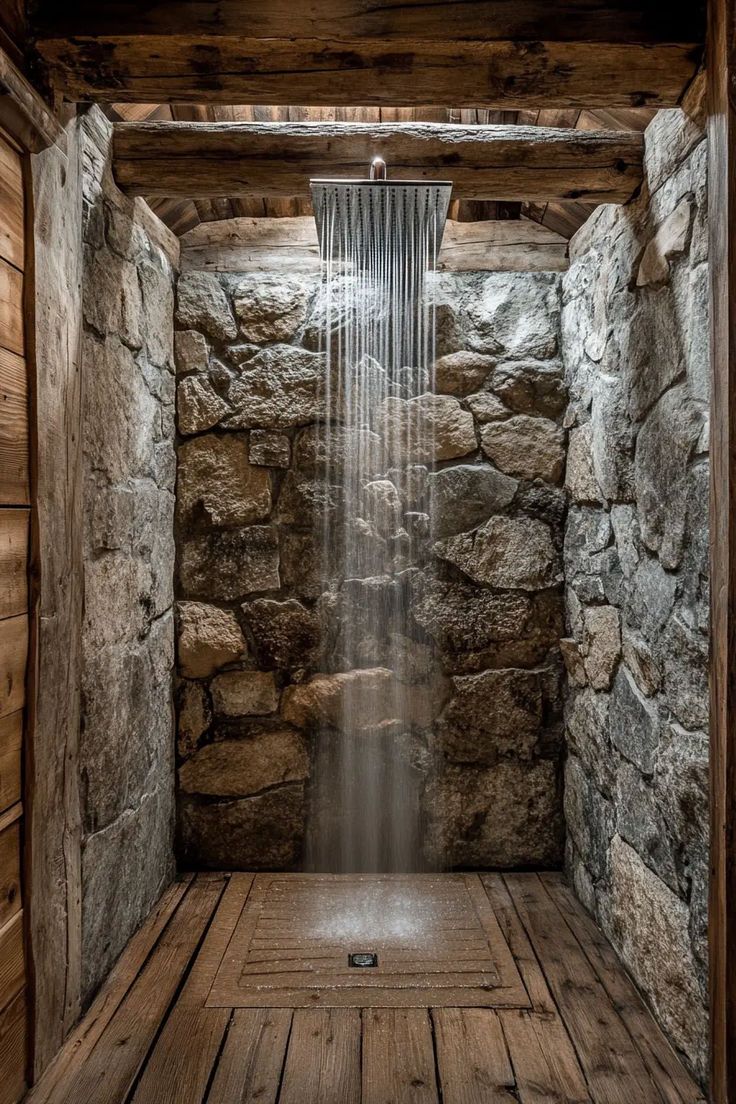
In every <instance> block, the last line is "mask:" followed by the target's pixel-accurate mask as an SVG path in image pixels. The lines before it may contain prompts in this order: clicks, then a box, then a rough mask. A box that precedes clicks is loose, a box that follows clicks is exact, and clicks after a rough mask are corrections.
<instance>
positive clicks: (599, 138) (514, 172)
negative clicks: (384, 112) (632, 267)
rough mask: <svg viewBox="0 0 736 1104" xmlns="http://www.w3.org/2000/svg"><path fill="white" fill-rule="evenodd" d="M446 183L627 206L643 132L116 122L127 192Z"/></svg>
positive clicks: (502, 195)
mask: <svg viewBox="0 0 736 1104" xmlns="http://www.w3.org/2000/svg"><path fill="white" fill-rule="evenodd" d="M379 151H380V153H381V155H382V156H383V157H384V158H385V160H386V162H387V164H388V165H389V171H390V173H391V177H392V178H397V179H400V178H402V177H405V178H408V179H411V180H428V181H431V180H437V179H442V178H447V179H451V180H452V182H453V190H454V194H456V195H459V196H461V197H464V198H467V199H504V200H516V199H528V200H533V199H552V198H555V199H563V198H568V199H578V200H585V201H595V202H598V203H606V202H618V201H620V200H625V199H628V198H629V196H630V195H631V194H632V192H633V191H634V189H635V188H636V187H637V185H638V184H639V182H640V180H641V173H642V168H641V163H642V153H643V141H642V137H641V135H640V134H634V133H629V134H622V133H621V132H612V133H607V132H601V133H590V132H578V131H574V130H565V129H561V128H560V129H552V128H550V129H547V128H542V127H456V126H452V125H449V124H439V125H432V124H429V123H425V124H412V123H400V124H397V125H395V126H392V125H388V124H384V125H382V126H380V127H376V126H373V125H372V124H370V123H329V124H327V123H147V122H146V123H116V124H115V131H114V139H113V170H114V173H115V179H116V181H117V183H118V185H119V187H120V188H121V189H122V190H123V191H126V192H129V193H131V194H134V195H149V196H182V195H186V196H189V197H195V198H196V197H203V198H211V197H216V196H237V195H259V196H263V195H282V196H304V197H307V196H309V194H310V192H309V181H310V178H311V177H337V178H342V177H356V176H357V177H365V174H366V172H367V166H368V165H370V162H371V160H372V158H373V157H374V156H375V154H376V153H377V152H379Z"/></svg>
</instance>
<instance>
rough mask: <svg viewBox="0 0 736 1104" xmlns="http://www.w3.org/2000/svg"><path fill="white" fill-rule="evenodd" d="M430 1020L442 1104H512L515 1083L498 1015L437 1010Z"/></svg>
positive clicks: (469, 1010) (479, 1010)
mask: <svg viewBox="0 0 736 1104" xmlns="http://www.w3.org/2000/svg"><path fill="white" fill-rule="evenodd" d="M432 1020H433V1023H434V1034H435V1046H436V1049H437V1072H438V1077H439V1083H440V1087H441V1090H442V1104H512V1102H513V1101H515V1100H516V1096H515V1095H514V1093H513V1089H514V1087H515V1084H516V1082H515V1079H514V1072H513V1070H512V1068H511V1062H510V1060H509V1056H508V1051H507V1049H506V1043H505V1041H504V1037H503V1031H502V1029H501V1024H500V1021H499V1019H498V1015H497V1013H496V1012H493V1011H491V1009H487V1008H440V1009H435V1010H434V1011H433V1013H432Z"/></svg>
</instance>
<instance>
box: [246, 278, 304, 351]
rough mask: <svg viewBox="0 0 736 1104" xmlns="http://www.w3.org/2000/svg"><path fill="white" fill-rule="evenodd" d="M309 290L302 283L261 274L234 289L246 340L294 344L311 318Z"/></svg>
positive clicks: (260, 342)
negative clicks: (309, 313) (309, 314)
mask: <svg viewBox="0 0 736 1104" xmlns="http://www.w3.org/2000/svg"><path fill="white" fill-rule="evenodd" d="M307 303H308V288H307V287H306V286H305V285H304V284H303V283H300V282H299V281H298V280H290V279H288V278H285V277H284V276H281V275H276V274H273V275H269V274H268V273H258V274H257V275H255V274H254V275H252V276H244V277H242V278H241V279H239V280H238V282H237V283H236V285H235V287H234V288H233V305H234V307H235V314H236V317H237V319H238V322H239V324H240V333H241V334H242V336H243V337H244V338H245V340H246V341H253V342H256V343H258V344H262V343H265V342H267V341H291V339H292V338H293V337H294V334H295V333H296V331H297V330H298V329H299V327H300V326H302V325H303V324H304V320H305V318H306V316H307Z"/></svg>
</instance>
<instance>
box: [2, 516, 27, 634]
mask: <svg viewBox="0 0 736 1104" xmlns="http://www.w3.org/2000/svg"><path fill="white" fill-rule="evenodd" d="M29 526H30V511H29V510H7V509H3V508H2V507H0V620H2V619H3V618H4V617H13V616H15V615H16V614H19V613H24V612H25V611H26V610H27V609H28V553H29Z"/></svg>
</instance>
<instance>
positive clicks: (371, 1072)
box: [356, 1008, 439, 1104]
mask: <svg viewBox="0 0 736 1104" xmlns="http://www.w3.org/2000/svg"><path fill="white" fill-rule="evenodd" d="M356 1099H357V1098H356ZM438 1101H439V1094H438V1091H437V1078H436V1074H435V1062H434V1045H433V1042H432V1028H431V1025H430V1022H429V1013H428V1012H427V1010H426V1009H424V1008H399V1009H393V1008H372V1009H370V1010H366V1011H364V1013H363V1099H362V1104H438Z"/></svg>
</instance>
